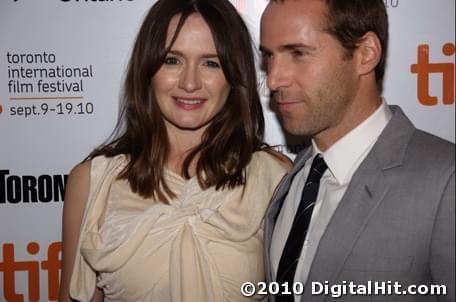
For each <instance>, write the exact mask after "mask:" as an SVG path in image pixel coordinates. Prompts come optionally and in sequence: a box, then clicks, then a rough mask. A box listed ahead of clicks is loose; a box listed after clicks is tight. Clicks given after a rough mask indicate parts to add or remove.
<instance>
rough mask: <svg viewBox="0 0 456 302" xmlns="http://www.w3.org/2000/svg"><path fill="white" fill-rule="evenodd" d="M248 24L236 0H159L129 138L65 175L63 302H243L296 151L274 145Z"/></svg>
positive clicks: (141, 54) (147, 32)
mask: <svg viewBox="0 0 456 302" xmlns="http://www.w3.org/2000/svg"><path fill="white" fill-rule="evenodd" d="M256 88H257V86H256V75H255V66H254V58H253V51H252V46H251V40H250V37H249V34H248V30H247V28H246V26H245V24H244V23H243V21H242V19H241V18H240V16H239V15H238V14H237V12H236V10H235V8H234V7H233V6H232V5H231V4H230V3H229V2H228V0H159V1H158V2H157V3H156V4H155V5H154V6H153V7H152V8H151V10H150V11H149V13H148V15H147V16H146V18H145V20H144V22H143V24H142V27H141V29H140V31H139V34H138V37H137V39H136V43H135V47H134V49H133V53H132V57H131V59H130V63H129V67H128V72H127V77H126V83H125V91H124V108H123V111H122V116H121V123H119V125H120V126H118V128H117V129H118V130H119V131H120V135H119V136H118V138H117V139H115V140H114V141H113V142H111V143H108V144H107V145H105V146H103V147H101V148H99V149H97V150H95V151H94V152H93V153H92V154H91V155H90V156H89V160H87V161H85V162H83V163H82V164H79V165H78V166H76V167H75V168H74V169H73V170H72V172H71V173H70V177H69V180H68V185H67V192H66V199H65V206H64V215H63V217H64V218H63V220H64V226H63V255H64V256H63V271H62V282H61V298H60V300H61V301H69V300H70V296H71V297H72V298H73V299H77V300H81V301H90V300H91V299H93V300H95V301H102V300H103V299H104V300H105V301H160V302H166V301H192V302H194V301H214V302H216V301H236V302H237V301H243V300H247V298H245V297H242V296H241V294H240V285H241V284H242V283H243V282H245V281H253V282H255V281H261V280H263V277H264V272H263V259H262V231H261V223H262V218H263V215H264V213H265V210H266V207H267V205H268V201H269V200H270V198H271V195H272V193H273V190H274V188H275V187H276V185H277V184H278V182H279V181H280V179H281V178H282V176H283V175H284V174H285V173H286V169H287V168H286V166H287V162H285V161H284V159H283V158H280V157H279V156H277V155H276V154H274V153H273V152H271V151H270V150H269V149H267V148H266V147H264V145H263V144H262V135H263V129H264V120H263V115H262V111H261V104H260V101H259V97H258V93H257V90H256Z"/></svg>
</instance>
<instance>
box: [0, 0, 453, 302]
mask: <svg viewBox="0 0 456 302" xmlns="http://www.w3.org/2000/svg"><path fill="white" fill-rule="evenodd" d="M153 2H154V1H151V0H110V1H107V0H105V1H102V0H98V1H96V0H85V1H83V0H79V1H77V0H65V1H64V0H41V1H36V0H3V1H2V2H1V3H0V41H1V42H0V301H38V300H40V301H48V300H56V298H57V296H56V295H57V288H58V274H59V265H60V264H59V258H60V255H59V252H60V243H59V241H60V228H61V212H62V206H63V186H64V182H65V179H66V174H68V172H69V170H70V169H71V167H72V166H74V165H75V164H76V163H77V162H79V161H80V160H81V159H83V158H84V157H85V156H86V155H87V154H88V153H89V152H90V151H91V150H92V149H93V148H94V147H95V146H97V145H98V144H100V143H101V142H103V141H104V139H106V138H107V136H108V135H109V134H110V132H111V130H112V128H113V127H114V124H115V121H116V117H117V109H118V95H119V88H120V85H121V80H122V76H123V72H124V68H125V65H126V62H127V59H128V56H129V52H130V50H131V46H132V42H133V39H134V37H135V34H136V32H137V30H138V27H139V24H140V23H141V20H142V18H143V17H144V15H145V13H146V11H147V10H148V8H149V7H150V6H151V5H152V4H153ZM231 2H232V3H233V4H234V5H236V7H237V8H238V10H239V11H240V12H241V14H242V15H243V16H244V18H245V20H246V22H247V23H248V25H249V27H250V28H251V32H252V34H253V36H254V38H255V40H256V41H258V32H259V19H260V15H261V12H262V11H263V9H264V7H265V5H266V2H267V1H266V0H231ZM385 3H386V4H387V6H388V12H389V15H390V24H391V29H390V35H391V43H390V52H389V53H390V55H389V62H388V68H387V74H386V81H385V91H384V96H385V98H386V100H387V102H388V103H390V104H399V105H401V106H402V108H403V109H404V110H405V112H406V113H407V114H408V115H409V117H410V118H411V119H412V121H413V122H414V123H415V125H416V126H417V127H419V128H422V129H425V130H427V131H429V132H431V133H434V134H436V135H438V136H441V137H443V138H446V139H448V140H450V141H453V142H454V141H455V130H454V126H455V108H454V101H455V94H454V89H455V62H454V61H455V40H454V37H455V29H454V23H455V13H454V11H455V1H454V0H432V1H430V0H385ZM420 45H424V46H420ZM419 49H420V50H419ZM419 54H420V55H419ZM419 57H420V59H419ZM260 77H261V79H262V80H261V85H260V89H261V92H262V95H263V102H264V109H265V116H266V123H267V127H266V141H267V142H268V143H270V144H273V145H282V146H281V147H279V148H280V149H281V150H283V151H284V152H285V153H287V154H289V155H290V156H291V157H292V156H293V154H291V153H290V152H289V151H292V150H294V149H296V148H297V146H294V145H293V144H299V141H297V142H296V141H295V142H291V143H290V144H291V146H289V148H288V149H287V147H286V146H285V144H286V143H285V139H284V135H283V134H282V131H281V130H280V127H279V125H278V123H277V120H276V118H275V114H274V113H273V112H271V111H270V109H269V105H268V100H267V94H268V93H267V91H266V90H265V88H264V75H262V74H260ZM426 83H428V84H429V87H426ZM298 147H299V146H298Z"/></svg>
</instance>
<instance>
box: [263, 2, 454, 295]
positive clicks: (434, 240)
mask: <svg viewBox="0 0 456 302" xmlns="http://www.w3.org/2000/svg"><path fill="white" fill-rule="evenodd" d="M387 41H388V20H387V14H386V9H385V6H384V3H383V1H381V0H327V1H324V0H272V1H270V3H269V4H268V6H267V8H266V10H265V12H264V14H263V16H262V21H261V46H260V48H261V51H262V53H263V58H264V63H265V70H266V72H267V76H268V77H267V84H268V87H269V88H270V90H271V92H272V94H273V96H274V101H275V102H276V104H277V107H278V109H279V112H280V115H281V119H282V121H283V124H284V127H285V128H286V130H287V131H289V132H291V133H292V134H296V135H303V136H307V137H310V138H311V139H312V146H311V147H310V148H309V149H307V150H305V151H304V152H302V153H300V154H298V156H297V157H296V160H295V163H294V168H293V170H292V171H291V172H290V173H289V175H288V176H287V177H286V178H285V179H284V180H283V182H282V184H281V186H280V187H279V188H278V190H277V192H276V194H275V197H274V198H273V200H272V203H271V206H270V209H269V210H268V213H267V216H266V220H265V246H266V254H265V255H266V259H265V260H266V263H267V274H268V281H270V282H271V281H277V282H279V283H280V284H283V283H285V282H288V283H289V285H288V287H286V286H281V287H280V289H281V290H282V291H287V290H285V289H287V288H288V292H291V291H292V288H293V287H292V284H291V282H293V281H294V282H302V284H304V293H303V295H302V296H301V295H299V291H300V290H299V289H300V288H299V286H295V289H297V291H296V292H297V294H296V295H294V299H293V295H290V294H286V293H282V294H279V295H274V296H271V298H270V299H271V301H332V300H338V301H349V302H352V301H388V302H390V301H452V302H453V301H455V290H454V287H455V195H454V190H455V184H454V170H455V169H454V154H455V149H454V144H451V143H449V142H447V141H444V140H442V139H439V138H437V137H435V136H433V135H430V134H428V133H425V132H423V131H420V130H417V129H416V128H415V127H414V126H413V125H412V123H411V122H410V121H409V120H408V119H407V117H406V116H405V115H404V113H403V112H402V110H401V109H400V108H399V107H397V106H387V105H386V104H385V101H384V100H383V99H382V98H381V88H382V87H381V85H382V80H383V74H384V69H385V60H386V50H387ZM368 281H372V283H371V286H372V287H371V292H369V289H368V286H369V285H368V284H369V283H368ZM375 282H377V283H375ZM380 282H383V283H380ZM374 283H375V284H374ZM431 284H438V285H445V286H446V295H412V294H407V295H404V293H405V291H407V290H408V289H409V288H408V286H410V285H412V287H411V288H410V292H411V293H413V292H415V291H416V287H413V285H418V286H419V285H431ZM325 285H326V287H325ZM344 285H345V293H344V292H343V290H344V289H343V286H344ZM349 286H350V287H349ZM374 286H377V289H376V290H377V292H378V293H379V294H382V293H383V295H374V290H375V289H374ZM378 286H379V287H378ZM400 286H402V287H401V288H400V289H399V287H400ZM271 288H273V287H271ZM324 289H326V294H325V291H324ZM414 289H415V290H414ZM421 289H422V290H424V289H425V288H424V287H421ZM441 289H442V292H443V291H444V289H443V288H441ZM312 292H314V295H313V294H312ZM321 292H323V293H321ZM318 293H321V294H319V295H317V294H318ZM356 293H358V294H360V295H355V294H356ZM362 293H364V295H361V294H362ZM340 295H341V298H339V299H336V297H337V296H340Z"/></svg>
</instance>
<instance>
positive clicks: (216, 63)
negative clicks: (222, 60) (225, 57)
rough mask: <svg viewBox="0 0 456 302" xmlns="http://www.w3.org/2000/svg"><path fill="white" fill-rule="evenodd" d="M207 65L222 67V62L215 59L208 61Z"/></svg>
mask: <svg viewBox="0 0 456 302" xmlns="http://www.w3.org/2000/svg"><path fill="white" fill-rule="evenodd" d="M206 66H209V67H212V68H220V64H219V63H218V62H216V61H213V60H209V61H206Z"/></svg>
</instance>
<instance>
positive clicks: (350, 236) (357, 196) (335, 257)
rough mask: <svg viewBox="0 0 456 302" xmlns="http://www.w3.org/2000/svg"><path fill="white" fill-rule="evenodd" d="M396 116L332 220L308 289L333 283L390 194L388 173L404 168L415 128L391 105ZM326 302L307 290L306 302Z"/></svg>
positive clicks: (325, 233)
mask: <svg viewBox="0 0 456 302" xmlns="http://www.w3.org/2000/svg"><path fill="white" fill-rule="evenodd" d="M391 109H392V111H393V117H392V118H391V120H390V122H389V123H388V125H387V127H386V128H385V130H384V131H383V132H382V134H381V135H380V137H379V139H378V141H377V143H376V144H375V145H374V147H373V148H372V150H371V152H370V153H369V154H368V156H367V157H366V159H365V160H364V161H363V163H362V164H361V165H360V167H359V168H358V170H357V171H356V172H355V174H354V175H353V177H352V179H351V181H350V184H349V186H348V188H347V191H346V192H345V194H344V196H343V198H342V200H341V201H340V203H339V206H338V207H337V209H336V211H335V213H334V215H333V217H332V218H331V220H330V222H329V224H328V226H327V228H326V230H325V232H324V234H323V236H322V238H321V239H320V243H319V245H318V249H317V252H316V255H315V258H314V260H313V263H312V266H311V270H310V273H309V276H308V279H307V280H308V281H307V288H309V289H310V288H311V282H312V281H319V282H323V281H326V280H327V281H329V283H330V284H334V281H336V280H337V278H338V276H339V274H340V273H341V270H342V268H343V265H344V263H345V261H346V259H347V257H348V256H349V254H350V253H351V251H352V249H353V247H354V245H355V243H356V241H357V239H358V238H359V236H360V235H361V233H362V231H363V230H364V228H365V226H366V225H367V224H368V222H369V219H370V217H371V216H372V214H373V213H374V211H375V210H376V208H377V207H378V205H379V204H380V203H381V202H382V200H383V198H384V197H385V195H386V194H387V192H388V190H389V187H390V184H389V183H388V179H387V177H385V171H386V170H389V169H393V168H396V167H399V166H401V165H402V162H403V158H404V154H405V150H406V147H407V145H408V142H409V140H410V138H411V136H412V133H413V131H414V130H415V128H414V127H413V125H412V124H411V123H410V121H409V120H408V119H407V118H406V117H405V115H404V114H403V113H402V111H401V110H400V108H398V107H396V106H392V108H391ZM306 298H307V299H311V301H324V299H325V296H324V295H321V296H311V292H310V290H307V291H305V293H304V298H303V301H307V300H306Z"/></svg>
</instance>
